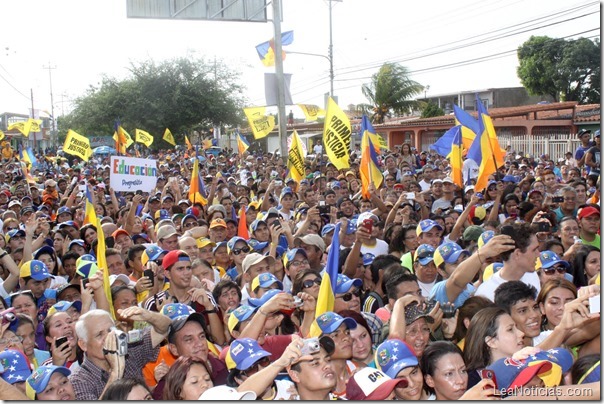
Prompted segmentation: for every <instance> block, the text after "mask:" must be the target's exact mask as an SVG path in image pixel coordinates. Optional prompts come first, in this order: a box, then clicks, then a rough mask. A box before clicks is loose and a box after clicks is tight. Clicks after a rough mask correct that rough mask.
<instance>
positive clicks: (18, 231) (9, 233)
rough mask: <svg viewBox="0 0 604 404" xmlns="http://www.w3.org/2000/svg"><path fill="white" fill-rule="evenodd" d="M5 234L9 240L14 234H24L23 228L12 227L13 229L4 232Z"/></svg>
mask: <svg viewBox="0 0 604 404" xmlns="http://www.w3.org/2000/svg"><path fill="white" fill-rule="evenodd" d="M6 235H7V236H8V239H9V240H10V239H11V238H13V237H15V236H25V230H21V229H13V230H11V231H9V232H8V233H6Z"/></svg>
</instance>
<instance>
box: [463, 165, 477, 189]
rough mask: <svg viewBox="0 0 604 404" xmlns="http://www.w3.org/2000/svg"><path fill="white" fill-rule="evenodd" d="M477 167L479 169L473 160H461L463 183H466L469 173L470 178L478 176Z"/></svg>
mask: <svg viewBox="0 0 604 404" xmlns="http://www.w3.org/2000/svg"><path fill="white" fill-rule="evenodd" d="M479 169H480V167H478V164H476V162H475V161H474V160H472V159H465V160H464V162H463V168H462V170H463V171H462V175H463V183H464V184H467V183H468V174H469V177H470V179H476V178H478V171H479Z"/></svg>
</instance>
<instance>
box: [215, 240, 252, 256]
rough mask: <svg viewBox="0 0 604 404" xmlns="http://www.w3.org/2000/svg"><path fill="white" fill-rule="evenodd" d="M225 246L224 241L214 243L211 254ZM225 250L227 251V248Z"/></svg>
mask: <svg viewBox="0 0 604 404" xmlns="http://www.w3.org/2000/svg"><path fill="white" fill-rule="evenodd" d="M250 245H251V244H250ZM226 246H227V242H226V241H221V242H220V243H216V247H214V249H213V250H212V253H215V252H216V250H218V249H219V248H220V247H226ZM227 249H228V247H227Z"/></svg>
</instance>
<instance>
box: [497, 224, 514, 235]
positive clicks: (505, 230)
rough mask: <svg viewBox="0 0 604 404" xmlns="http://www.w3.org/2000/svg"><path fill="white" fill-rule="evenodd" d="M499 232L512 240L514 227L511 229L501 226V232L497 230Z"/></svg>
mask: <svg viewBox="0 0 604 404" xmlns="http://www.w3.org/2000/svg"><path fill="white" fill-rule="evenodd" d="M499 232H500V233H501V234H505V235H506V236H510V237H512V238H513V237H514V236H515V231H514V227H512V226H510V225H505V226H501V230H499Z"/></svg>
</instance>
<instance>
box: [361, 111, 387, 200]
mask: <svg viewBox="0 0 604 404" xmlns="http://www.w3.org/2000/svg"><path fill="white" fill-rule="evenodd" d="M370 126H371V123H369V119H367V117H366V116H365V115H363V119H362V120H361V133H362V135H361V136H362V137H361V166H360V169H359V171H360V172H361V194H362V195H363V198H365V199H370V198H371V194H370V193H369V184H371V183H373V185H374V186H375V188H376V189H378V188H379V187H380V185H382V180H383V179H384V176H383V175H382V172H381V171H380V169H379V167H378V165H379V163H378V159H377V155H378V153H377V151H376V147H375V145H374V143H373V141H372V140H371V138H370V133H371V132H369V127H370Z"/></svg>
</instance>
